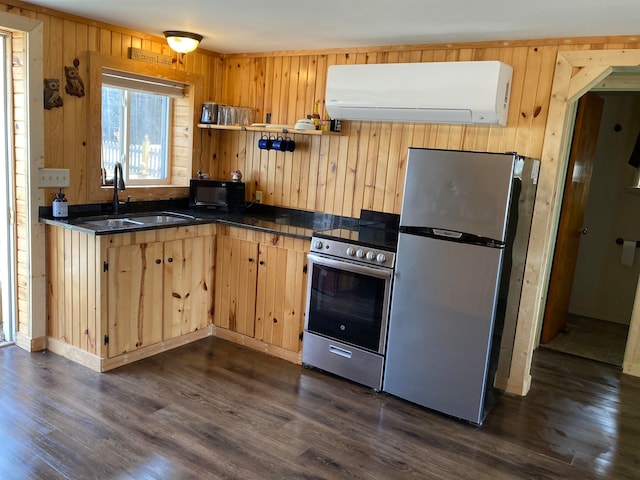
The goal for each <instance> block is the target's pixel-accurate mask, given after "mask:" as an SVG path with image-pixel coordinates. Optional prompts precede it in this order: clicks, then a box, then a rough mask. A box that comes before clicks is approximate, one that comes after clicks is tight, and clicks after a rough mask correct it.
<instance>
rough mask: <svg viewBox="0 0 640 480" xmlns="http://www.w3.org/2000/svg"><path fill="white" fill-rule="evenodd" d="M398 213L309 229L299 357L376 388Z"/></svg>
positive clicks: (365, 213) (379, 380)
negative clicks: (351, 226)
mask: <svg viewBox="0 0 640 480" xmlns="http://www.w3.org/2000/svg"><path fill="white" fill-rule="evenodd" d="M398 220H399V217H398V216H397V215H393V214H382V213H378V212H371V211H367V210H363V211H362V214H361V218H360V223H359V226H358V227H357V228H356V229H334V230H328V231H323V232H317V233H315V234H314V236H313V238H312V240H311V252H310V253H309V255H308V256H307V258H308V260H309V285H308V292H307V310H306V319H305V332H304V342H303V348H302V362H303V363H304V364H306V365H310V366H313V367H317V368H320V369H322V370H325V371H327V372H330V373H333V374H336V375H339V376H341V377H344V378H347V379H349V380H352V381H355V382H358V383H361V384H364V385H367V386H369V387H371V388H374V389H377V390H380V389H381V388H382V375H383V368H384V353H385V345H386V337H387V323H388V318H389V305H390V300H391V290H392V280H393V267H394V264H395V250H396V244H397V238H398V230H397V225H398Z"/></svg>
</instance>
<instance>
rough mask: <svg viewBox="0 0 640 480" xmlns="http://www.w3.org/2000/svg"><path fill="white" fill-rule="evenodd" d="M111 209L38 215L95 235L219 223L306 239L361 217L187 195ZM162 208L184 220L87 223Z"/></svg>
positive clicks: (88, 208)
mask: <svg viewBox="0 0 640 480" xmlns="http://www.w3.org/2000/svg"><path fill="white" fill-rule="evenodd" d="M112 212H113V210H112V206H111V204H110V203H104V204H88V205H70V206H69V216H68V217H66V218H56V217H54V216H53V214H52V209H51V207H40V210H39V218H40V222H42V223H45V224H49V225H55V226H58V227H64V228H69V229H72V230H78V231H82V232H85V233H90V234H94V235H112V234H117V233H124V232H136V231H142V230H151V229H157V228H171V227H179V226H185V225H197V224H204V223H220V224H224V225H232V226H238V227H243V228H250V229H253V230H259V231H263V232H267V233H277V234H280V235H285V236H290V237H295V238H302V239H305V240H309V239H311V236H312V234H313V232H315V231H322V230H329V229H333V228H353V227H355V226H356V225H357V224H358V219H355V218H350V217H341V216H338V215H330V214H324V213H318V212H309V211H306V210H295V209H289V208H282V207H273V206H269V205H261V204H253V205H251V206H249V207H248V208H247V209H246V210H245V211H244V212H242V213H228V212H220V211H215V210H207V209H200V208H189V205H188V201H187V199H180V200H161V201H152V202H131V203H129V204H127V205H125V206H124V207H122V208H121V209H120V212H119V213H118V215H114V214H113V213H112ZM163 212H167V213H171V214H175V215H176V216H177V217H181V220H180V221H178V222H176V223H161V224H143V225H141V224H136V223H131V224H127V225H126V226H105V225H95V224H90V223H87V221H91V220H96V219H107V218H109V219H114V218H118V219H122V218H131V219H132V220H135V219H136V217H140V216H142V215H144V214H145V213H146V214H150V213H153V214H157V213H163Z"/></svg>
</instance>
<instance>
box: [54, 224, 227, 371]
mask: <svg viewBox="0 0 640 480" xmlns="http://www.w3.org/2000/svg"><path fill="white" fill-rule="evenodd" d="M47 244H48V257H47V283H48V319H47V329H48V331H47V348H49V349H50V350H52V351H54V352H55V353H59V354H61V355H64V356H66V357H68V358H72V359H73V360H76V361H79V362H80V363H83V364H85V365H87V366H88V367H90V368H92V369H94V370H99V371H104V370H108V369H110V368H114V367H116V366H119V365H122V364H125V363H129V362H131V361H135V360H138V359H140V358H144V357H146V356H150V355H154V354H156V353H159V352H161V351H163V350H167V349H169V348H174V347H176V346H179V345H183V344H185V343H188V342H191V341H194V340H197V339H199V338H203V337H206V336H208V335H209V334H210V324H211V323H212V319H213V284H214V268H215V263H214V262H215V255H214V247H215V225H194V226H183V227H176V228H163V229H155V230H147V231H141V232H131V233H118V234H114V235H103V236H95V235H93V234H89V233H83V232H79V231H74V230H70V229H66V228H63V227H55V226H47Z"/></svg>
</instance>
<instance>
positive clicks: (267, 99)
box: [255, 57, 276, 122]
mask: <svg viewBox="0 0 640 480" xmlns="http://www.w3.org/2000/svg"><path fill="white" fill-rule="evenodd" d="M275 75H276V58H275V57H268V58H265V60H264V78H263V79H262V83H261V88H262V90H263V92H264V93H263V95H264V100H263V102H262V104H261V105H260V106H261V107H262V111H260V110H258V111H257V112H256V118H255V120H256V122H266V121H267V114H270V115H271V118H272V122H273V106H274V105H275V103H274V98H273V96H274V95H275V93H276V92H275V91H274V88H273V79H274V77H275Z"/></svg>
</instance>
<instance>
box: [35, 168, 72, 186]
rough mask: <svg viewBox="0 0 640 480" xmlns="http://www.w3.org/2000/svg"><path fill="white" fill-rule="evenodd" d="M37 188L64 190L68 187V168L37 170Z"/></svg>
mask: <svg viewBox="0 0 640 480" xmlns="http://www.w3.org/2000/svg"><path fill="white" fill-rule="evenodd" d="M38 178H39V180H40V181H39V183H38V187H40V188H46V187H53V188H66V187H68V186H69V169H68V168H39V169H38Z"/></svg>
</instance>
